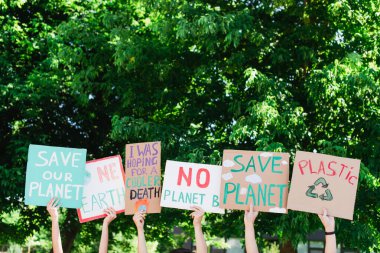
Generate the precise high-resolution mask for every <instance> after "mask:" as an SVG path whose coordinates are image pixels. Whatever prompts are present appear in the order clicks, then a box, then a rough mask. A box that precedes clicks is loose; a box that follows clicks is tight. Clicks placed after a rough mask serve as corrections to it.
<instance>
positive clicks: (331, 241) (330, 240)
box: [325, 234, 336, 253]
mask: <svg viewBox="0 0 380 253" xmlns="http://www.w3.org/2000/svg"><path fill="white" fill-rule="evenodd" d="M325 238H326V245H325V253H336V237H335V234H334V235H326V236H325Z"/></svg>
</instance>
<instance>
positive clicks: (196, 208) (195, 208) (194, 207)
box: [190, 206, 201, 211]
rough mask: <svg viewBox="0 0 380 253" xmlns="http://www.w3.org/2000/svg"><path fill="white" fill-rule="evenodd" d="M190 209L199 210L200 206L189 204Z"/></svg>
mask: <svg viewBox="0 0 380 253" xmlns="http://www.w3.org/2000/svg"><path fill="white" fill-rule="evenodd" d="M190 208H191V210H193V211H199V210H200V209H201V208H200V207H199V206H190Z"/></svg>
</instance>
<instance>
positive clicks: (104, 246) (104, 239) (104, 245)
mask: <svg viewBox="0 0 380 253" xmlns="http://www.w3.org/2000/svg"><path fill="white" fill-rule="evenodd" d="M107 250H108V224H105V223H103V227H102V236H101V238H100V245H99V253H107Z"/></svg>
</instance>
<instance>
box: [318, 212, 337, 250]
mask: <svg viewBox="0 0 380 253" xmlns="http://www.w3.org/2000/svg"><path fill="white" fill-rule="evenodd" d="M318 217H319V219H321V222H322V224H323V226H324V227H325V233H326V235H325V240H326V245H325V253H336V237H335V219H334V217H332V216H328V215H327V209H325V208H324V209H323V214H318Z"/></svg>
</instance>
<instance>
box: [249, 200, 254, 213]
mask: <svg viewBox="0 0 380 253" xmlns="http://www.w3.org/2000/svg"><path fill="white" fill-rule="evenodd" d="M249 212H250V213H252V212H253V204H252V202H251V204H249Z"/></svg>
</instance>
